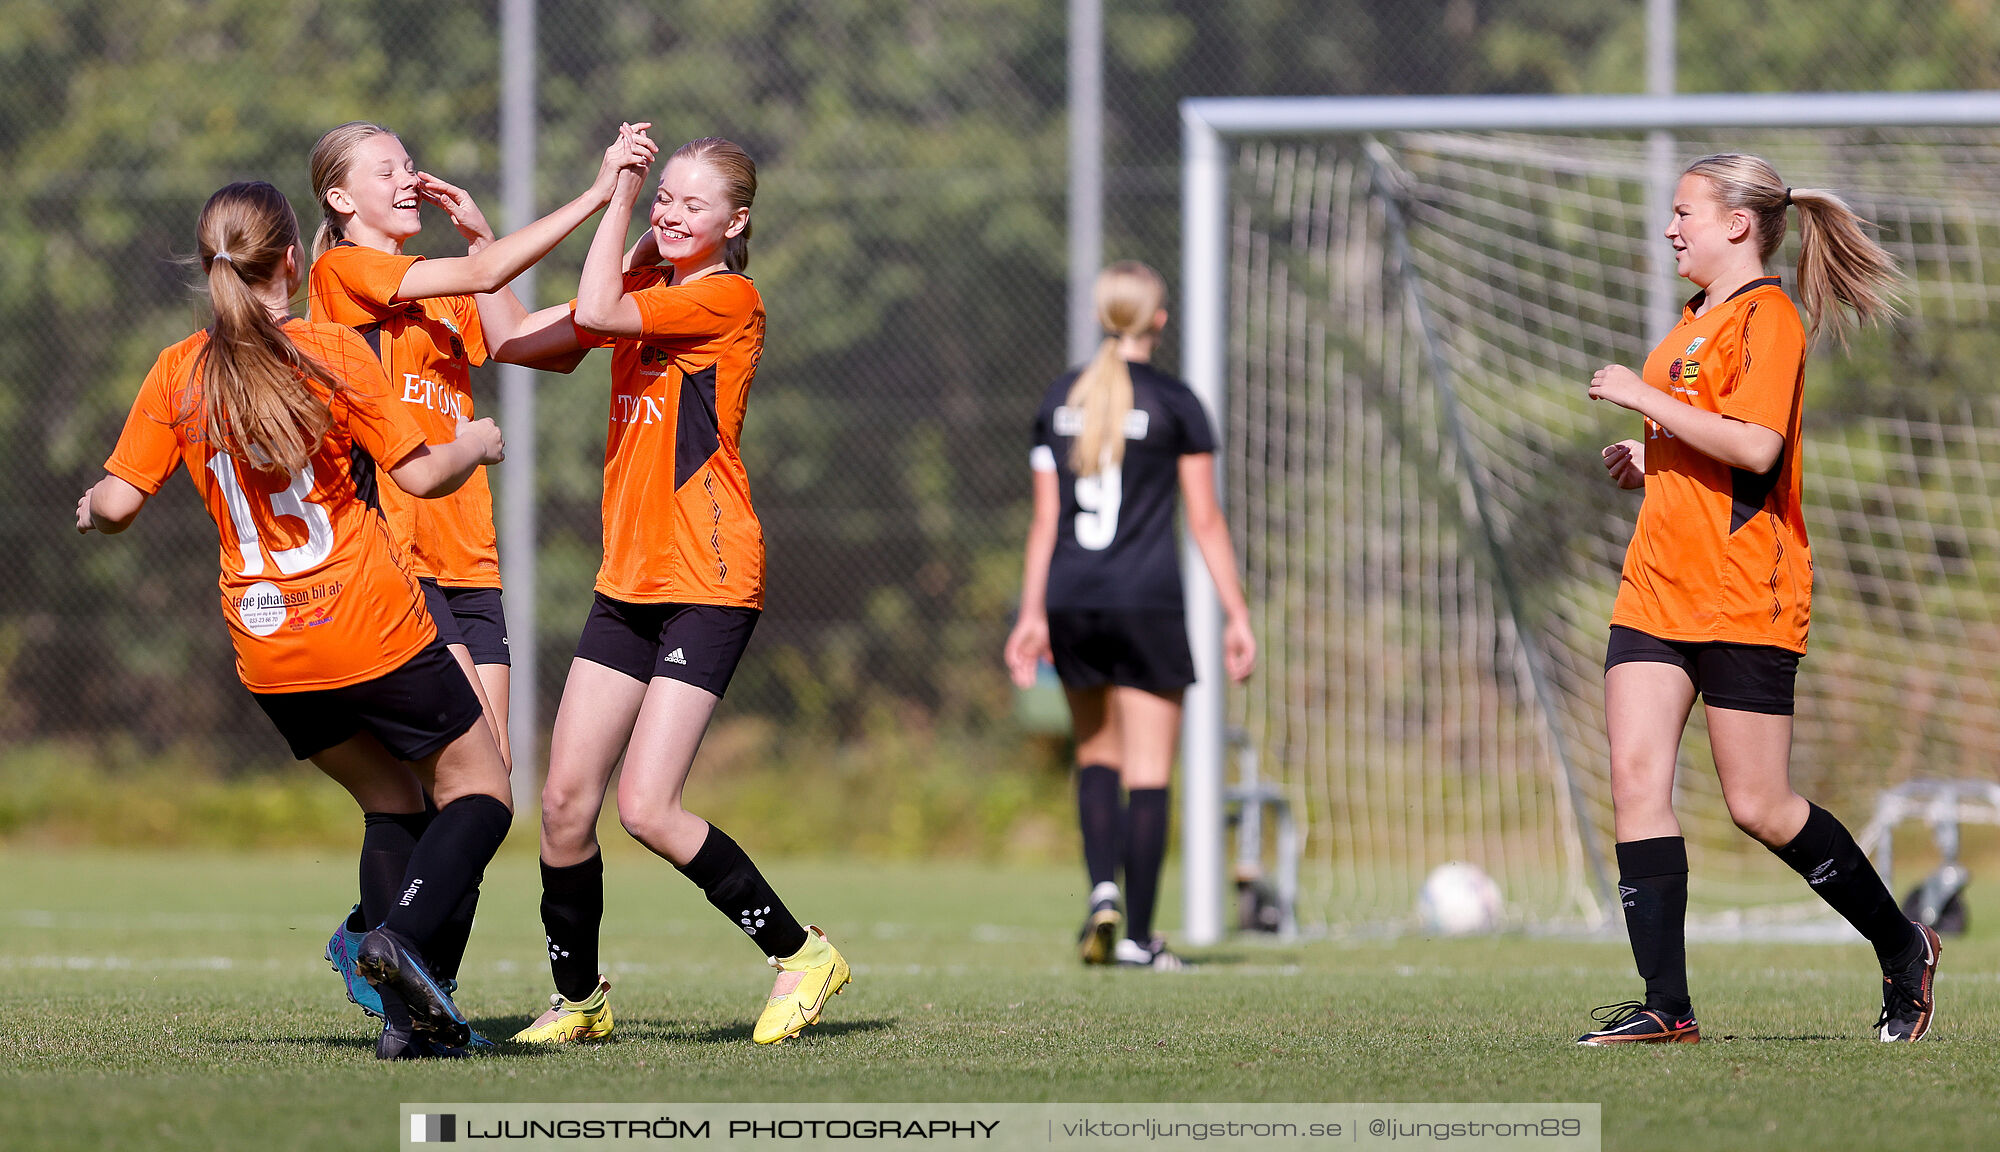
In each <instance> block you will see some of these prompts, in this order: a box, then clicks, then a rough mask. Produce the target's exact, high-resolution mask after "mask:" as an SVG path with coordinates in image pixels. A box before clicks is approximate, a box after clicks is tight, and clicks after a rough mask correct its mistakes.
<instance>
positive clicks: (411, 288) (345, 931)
mask: <svg viewBox="0 0 2000 1152" xmlns="http://www.w3.org/2000/svg"><path fill="white" fill-rule="evenodd" d="M644 127H645V126H644V125H640V126H639V128H638V131H637V132H635V131H634V130H633V128H632V127H631V126H621V128H620V130H619V136H618V139H617V140H616V141H615V142H613V144H612V145H611V147H610V148H608V149H607V150H606V151H605V153H604V157H603V160H602V162H601V163H600V165H599V167H598V171H597V178H596V180H595V181H594V182H593V183H592V184H591V186H590V187H589V188H588V189H586V190H585V191H584V192H583V194H582V195H580V196H578V197H577V198H576V199H574V200H572V201H570V202H569V203H568V204H565V205H563V206H562V207H561V208H558V209H556V210H555V211H554V212H551V213H549V214H548V215H547V216H545V217H543V218H542V219H540V220H537V221H535V222H534V223H532V224H530V225H528V226H527V227H526V228H523V229H521V230H520V231H518V232H515V233H512V234H510V235H508V236H507V237H505V238H504V239H495V237H494V235H493V231H492V229H491V228H490V227H489V226H488V225H487V223H486V217H485V215H484V214H483V213H482V212H480V210H479V206H478V205H477V204H475V203H474V202H473V200H472V197H471V196H469V195H467V194H466V192H465V191H464V190H463V189H461V188H456V187H454V186H452V185H450V184H447V183H445V182H444V181H442V180H439V179H438V178H437V177H435V176H432V175H430V174H429V173H426V172H419V171H417V167H416V164H415V163H414V162H413V161H412V160H411V159H410V155H409V153H408V152H407V151H405V150H404V147H403V142H402V141H401V140H400V139H399V138H398V137H397V136H396V134H395V133H393V132H390V131H389V130H388V129H386V128H383V127H381V126H379V125H375V124H368V123H363V122H359V121H356V122H353V123H348V124H342V125H341V126H339V127H338V128H335V129H333V130H332V131H330V132H328V133H327V134H326V135H324V136H322V137H320V140H319V143H318V144H317V145H315V146H314V148H313V153H312V164H311V167H312V182H313V194H314V196H315V197H316V198H317V199H318V201H319V205H320V210H321V212H322V214H323V216H324V220H323V221H322V223H321V224H320V227H319V233H318V235H317V236H316V237H315V238H314V241H313V266H312V275H311V278H310V290H309V300H310V306H311V317H312V319H313V320H316V321H329V322H332V323H337V324H345V325H348V326H349V327H352V328H354V329H355V330H356V331H358V332H360V333H361V334H362V335H363V336H364V338H366V339H367V341H368V343H369V344H370V346H371V347H373V348H374V349H375V350H376V352H377V353H378V354H379V356H380V358H381V361H382V367H383V369H384V370H385V371H386V372H387V373H388V376H389V381H390V394H391V396H392V397H394V399H395V400H396V402H397V403H398V404H399V405H401V406H402V407H403V408H404V410H405V411H406V412H408V413H409V414H410V415H411V416H412V417H413V418H414V419H415V420H416V422H417V424H418V426H419V427H421V428H422V429H423V430H424V432H425V434H426V435H427V436H428V437H429V438H431V439H433V440H437V439H445V438H449V437H450V436H451V434H452V429H453V427H454V426H455V424H456V422H457V421H458V420H459V419H461V418H463V419H470V418H471V417H472V415H473V401H472V392H471V370H472V367H473V366H474V365H476V364H480V363H483V362H484V361H485V360H486V359H487V358H488V356H489V355H490V356H491V357H492V358H493V359H496V360H502V361H506V362H510V363H516V364H531V365H533V366H535V367H539V368H549V369H553V370H557V371H565V372H566V371H568V370H569V369H571V368H573V367H574V366H575V364H576V362H577V360H579V359H581V358H582V355H583V353H582V351H581V350H580V349H577V348H576V347H575V338H574V335H573V331H572V329H571V327H570V322H569V310H568V308H567V307H566V306H559V307H555V308H550V309H546V310H544V311H543V312H541V313H539V314H536V315H533V316H531V315H529V314H528V312H527V310H526V308H525V307H523V306H522V304H521V302H520V301H519V300H518V299H517V298H516V297H515V296H514V293H513V292H512V291H511V290H510V289H508V288H507V287H506V285H507V283H508V281H510V280H512V279H513V278H514V277H515V276H518V275H519V274H520V273H521V272H522V271H523V270H525V269H526V268H527V267H528V266H529V265H530V264H533V263H534V262H535V261H537V260H540V259H541V258H542V257H543V256H545V255H547V254H548V252H549V250H550V249H552V248H554V247H555V245H556V244H558V243H560V242H561V241H562V239H563V238H564V237H565V236H567V235H569V234H570V232H571V231H573V230H574V229H575V228H576V226H577V225H579V224H581V223H582V222H583V221H584V220H586V219H588V218H589V217H590V216H591V214H593V213H595V212H596V211H597V210H598V209H599V208H601V207H603V206H604V204H605V202H606V201H608V200H609V199H610V198H611V189H612V186H613V181H614V179H615V178H616V175H617V172H618V167H619V165H621V164H623V163H626V162H627V161H628V160H629V159H630V158H631V156H632V154H633V151H634V149H635V147H636V148H639V149H641V150H645V149H650V148H651V147H652V144H651V142H650V141H645V140H644V136H643V130H644ZM635 141H643V143H640V144H635ZM644 159H645V160H648V161H649V160H650V159H651V153H650V151H647V152H645V154H644ZM424 200H430V201H431V202H432V203H435V204H437V205H438V206H440V207H442V208H443V209H444V210H445V212H446V214H447V215H448V216H449V217H450V218H451V221H452V224H453V225H454V226H456V227H457V228H458V230H459V232H460V234H461V235H463V236H464V237H465V238H466V240H467V241H468V244H469V248H468V252H467V255H465V256H463V257H455V258H448V259H440V260H426V259H424V258H423V257H421V256H406V255H404V254H403V244H404V243H405V242H406V241H408V240H409V239H410V238H411V237H413V236H415V235H416V234H417V232H418V231H419V230H420V229H421V228H422V226H423V221H422V218H421V216H420V213H419V206H420V205H421V204H422V202H423V201H424ZM555 345H561V346H564V347H566V348H567V349H568V354H567V355H560V354H551V353H550V351H549V349H550V348H551V347H552V346H555ZM379 496H380V506H381V511H382V514H383V516H384V518H385V519H386V520H387V521H388V524H389V533H390V537H391V539H392V540H393V542H394V543H395V544H396V546H397V548H398V549H399V550H400V552H401V555H402V557H403V560H404V562H405V564H406V565H407V566H408V567H409V568H410V570H411V571H412V572H414V573H415V575H416V576H417V577H418V579H419V582H420V583H421V584H422V585H423V589H424V597H425V600H426V602H427V603H428V605H429V608H430V613H431V618H432V619H433V620H434V621H436V623H437V626H438V632H439V634H440V635H441V636H442V637H443V639H444V642H445V646H446V648H447V650H448V651H450V653H451V654H452V657H453V658H454V659H455V660H457V662H458V664H459V666H460V667H461V668H463V669H464V670H465V674H466V677H467V679H468V680H469V681H470V682H471V684H472V687H473V690H474V691H475V692H477V693H479V696H480V703H481V706H482V707H483V708H484V710H485V714H486V720H487V724H488V726H489V727H490V728H492V729H493V732H494V734H495V736H496V737H497V738H498V740H499V744H500V755H501V758H502V759H503V760H508V761H510V762H511V757H510V756H509V749H508V745H507V706H508V694H509V666H510V663H511V661H510V659H509V657H508V651H507V618H506V612H505V610H504V608H503V606H502V604H501V599H500V556H499V548H498V545H497V542H496V540H495V535H494V529H493V498H492V494H491V491H490V490H489V488H488V487H487V483H486V475H485V473H484V472H477V473H474V474H473V477H472V479H471V480H469V481H467V482H466V484H465V486H464V487H462V488H460V489H459V490H458V491H457V492H454V493H452V494H451V495H450V496H446V497H444V498H442V499H438V500H418V499H415V498H413V497H411V496H409V495H407V494H405V493H403V492H401V491H399V490H398V489H396V488H395V486H394V485H383V486H381V487H380V489H379ZM430 811H431V809H429V807H428V806H427V805H424V804H422V803H419V804H418V806H417V807H416V808H415V809H412V810H408V811H404V810H389V811H370V812H368V813H367V814H366V815H365V817H364V823H365V830H364V832H363V837H362V873H363V887H364V889H366V888H371V887H372V888H377V889H384V890H386V891H387V892H389V893H393V892H396V891H398V890H399V889H398V888H397V887H396V882H397V881H398V880H400V879H401V877H402V872H403V866H404V864H405V863H406V862H407V860H408V857H409V852H410V848H411V847H412V846H413V845H414V844H415V843H416V838H417V837H418V836H420V835H421V834H422V832H423V826H424V824H425V823H426V822H427V821H428V820H429V819H430ZM476 900H477V891H476V890H475V891H474V893H473V894H472V895H470V896H468V897H467V906H466V907H465V908H463V909H460V910H459V912H458V913H457V914H456V915H454V916H453V918H452V920H451V922H450V924H449V925H448V927H447V929H446V931H445V932H444V933H443V934H442V935H441V936H440V938H439V940H438V941H437V946H436V947H435V948H434V949H433V951H432V955H431V957H430V958H431V960H432V962H433V963H434V964H435V965H436V967H435V969H434V974H435V975H437V976H438V977H439V978H440V979H441V980H445V981H450V980H455V979H456V977H457V974H458V965H459V960H460V959H461V957H462V956H463V954H464V950H465V943H466V937H467V936H468V935H469V934H470V932H471V928H472V912H473V904H474V903H475V902H476ZM368 903H369V900H368V899H367V894H366V893H364V899H363V901H362V903H361V904H359V905H356V907H355V909H354V911H353V912H352V913H350V914H349V916H348V918H347V919H346V921H344V922H343V923H342V924H341V925H340V926H339V927H337V928H335V929H334V933H333V936H332V938H331V939H330V940H328V942H327V950H326V956H327V959H328V960H329V961H331V962H332V964H333V966H334V969H335V971H337V972H339V973H340V974H341V977H342V979H343V981H344V983H345V986H346V989H347V993H348V996H349V998H350V999H352V1000H354V1002H355V1003H356V1004H358V1005H360V1006H361V1007H362V1008H363V1010H365V1011H369V1012H378V1011H379V1005H378V1004H376V1003H375V1001H374V997H373V996H372V994H371V992H370V990H369V986H368V985H367V983H366V982H365V981H364V980H362V979H361V978H360V977H359V974H358V972H357V971H356V969H355V967H354V948H355V946H356V945H357V944H358V942H359V940H360V936H361V934H362V933H364V932H366V931H367V929H368V927H369V924H368V922H367V916H366V912H365V908H366V905H367V904H368Z"/></svg>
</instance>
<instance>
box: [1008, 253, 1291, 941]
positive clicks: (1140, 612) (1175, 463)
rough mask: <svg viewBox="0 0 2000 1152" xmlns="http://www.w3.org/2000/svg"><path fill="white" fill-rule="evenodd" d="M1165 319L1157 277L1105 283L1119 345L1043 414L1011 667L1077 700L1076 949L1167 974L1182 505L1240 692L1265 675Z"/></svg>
mask: <svg viewBox="0 0 2000 1152" xmlns="http://www.w3.org/2000/svg"><path fill="white" fill-rule="evenodd" d="M1165 302H1166V284H1165V282H1164V281H1162V280H1161V279H1160V274H1159V273H1157V272H1155V271H1153V270H1152V269H1151V268H1148V267H1147V266H1146V265H1144V264H1139V263H1136V262H1133V261H1121V262H1119V263H1117V264H1113V265H1112V266H1111V267H1109V268H1106V269H1105V270H1104V271H1103V272H1102V273H1101V274H1100V275H1099V276H1098V278H1097V319H1098V323H1099V324H1101V325H1103V327H1104V330H1105V332H1106V333H1107V335H1106V336H1105V339H1104V342H1103V344H1102V345H1101V346H1099V348H1098V351H1097V355H1096V357H1094V358H1093V359H1092V360H1091V362H1090V363H1089V364H1088V365H1086V366H1085V367H1084V368H1083V369H1082V370H1080V371H1077V372H1071V373H1069V374H1068V375H1065V376H1064V377H1062V378H1061V379H1059V380H1057V381H1056V382H1055V383H1054V384H1052V385H1050V386H1049V391H1048V395H1047V396H1046V397H1045V398H1044V399H1043V400H1042V406H1041V409H1040V411H1038V412H1037V413H1036V414H1035V445H1034V449H1033V452H1032V453H1031V455H1030V457H1029V460H1030V463H1031V464H1032V466H1033V468H1034V472H1035V517H1034V522H1033V524H1032V525H1031V526H1030V527H1029V529H1028V555H1027V563H1026V566H1025V570H1024V572H1023V574H1022V579H1021V616H1020V620H1019V622H1018V623H1016V624H1015V625H1014V631H1013V633H1012V635H1010V636H1008V637H1007V652H1006V655H1007V668H1008V671H1009V672H1010V673H1011V674H1012V675H1013V678H1014V682H1015V683H1016V684H1018V685H1020V686H1021V687H1023V688H1026V687H1028V686H1029V685H1031V684H1033V683H1034V681H1035V672H1036V668H1037V665H1038V664H1039V662H1040V661H1041V660H1043V659H1049V660H1051V661H1052V662H1053V663H1054V664H1055V668H1056V675H1057V676H1058V677H1060V678H1061V680H1062V685H1063V693H1064V695H1066V696H1067V697H1068V698H1069V710H1070V723H1071V726H1072V728H1073V729H1074V731H1075V734H1076V763H1077V776H1076V799H1077V812H1078V816H1079V817H1080V820H1081V823H1082V826H1083V856H1084V864H1085V867H1086V868H1087V869H1088V870H1089V873H1090V882H1091V891H1090V917H1089V919H1088V920H1087V921H1085V923H1084V926H1083V932H1082V933H1081V935H1080V937H1079V940H1078V949H1079V951H1080V952H1081V954H1082V957H1083V962H1084V963H1086V964H1108V963H1111V962H1112V961H1113V960H1116V962H1117V963H1118V964H1120V965H1122V966H1127V967H1140V968H1151V969H1153V970H1155V971H1172V970H1176V969H1179V968H1182V967H1184V966H1185V965H1184V964H1183V963H1182V961H1181V960H1180V958H1179V957H1177V956H1175V955H1174V954H1173V953H1171V952H1169V951H1167V950H1166V944H1165V941H1164V940H1163V939H1162V938H1160V937H1158V936H1155V935H1154V934H1153V908H1154V902H1155V899H1156V897H1157V895H1158V893H1159V887H1160V864H1161V861H1162V860H1164V859H1165V857H1166V849H1167V783H1168V777H1169V774H1170V773H1171V771H1172V768H1173V762H1174V742H1175V739H1176V737H1177V736H1178V735H1179V733H1180V721H1181V693H1182V691H1183V690H1184V689H1186V688H1187V686H1188V685H1189V684H1192V683H1194V679H1195V676H1194V659H1193V657H1192V656H1191V655H1190V653H1189V651H1188V640H1187V620H1186V615H1185V611H1186V610H1185V606H1184V604H1183V601H1182V597H1181V571H1180V561H1179V556H1178V549H1177V546H1176V543H1175V539H1174V494H1175V492H1176V491H1178V492H1179V493H1180V494H1181V497H1182V499H1184V500H1185V501H1186V503H1187V527H1188V533H1189V535H1190V536H1192V537H1193V539H1194V541H1195V543H1196V545H1197V546H1198V547H1199V548H1200V549H1201V555H1202V559H1203V560H1204V561H1206V562H1207V564H1208V571H1209V575H1210V576H1212V577H1213V578H1214V580H1215V588H1216V592H1217V594H1218V595H1219V596H1220V598H1221V600H1222V609H1223V613H1224V616H1225V618H1226V621H1227V623H1226V625H1225V630H1224V632H1223V660H1224V664H1225V665H1226V667H1227V669H1228V672H1229V676H1230V678H1231V679H1232V680H1238V681H1240V680H1243V679H1244V678H1246V677H1248V676H1249V675H1250V672H1251V669H1252V668H1254V667H1255V666H1256V662H1257V641H1256V639H1255V638H1254V637H1253V636H1252V635H1251V632H1250V613H1249V609H1248V608H1247V607H1246V606H1245V605H1244V602H1243V589H1242V586H1241V584H1240V583H1239V582H1238V580H1237V578H1236V553H1235V550H1234V549H1233V548H1232V547H1231V546H1230V543H1229V526H1228V524H1226V523H1225V522H1224V521H1223V518H1222V509H1221V507H1220V506H1219V505H1218V504H1217V502H1216V496H1215V434H1214V432H1213V431H1212V429H1211V428H1210V425H1209V421H1208V413H1207V412H1206V411H1205V410H1203V408H1202V406H1201V401H1200V400H1199V399H1197V398H1196V397H1195V394H1194V393H1193V392H1192V391H1190V390H1189V388H1188V386H1187V385H1186V384H1184V383H1182V382H1181V381H1179V380H1176V379H1174V378H1173V377H1171V376H1168V375H1166V374H1164V373H1161V372H1156V371H1154V370H1153V369H1152V367H1151V366H1150V365H1149V364H1148V363H1147V361H1149V360H1151V359H1152V357H1153V348H1154V345H1155V344H1156V343H1157V342H1158V341H1159V337H1160V330H1161V329H1162V328H1163V327H1165V326H1166V323H1167V311H1166V308H1165ZM1121 783H1122V784H1123V785H1124V789H1125V791H1126V793H1127V796H1128V799H1127V801H1126V802H1124V803H1121V802H1120V796H1119V786H1120V784H1121ZM1121 857H1122V863H1123V866H1124V873H1125V890H1124V892H1123V896H1124V897H1125V899H1126V901H1127V904H1126V907H1125V908H1124V909H1123V910H1121V908H1120V896H1121V893H1120V890H1119V887H1118V882H1117V873H1118V868H1119V865H1120V863H1121ZM1127 913H1129V915H1127ZM1121 920H1123V921H1124V924H1125V933H1124V935H1123V937H1122V938H1121V937H1120V935H1119V932H1118V929H1119V925H1120V921H1121Z"/></svg>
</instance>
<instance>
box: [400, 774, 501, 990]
mask: <svg viewBox="0 0 2000 1152" xmlns="http://www.w3.org/2000/svg"><path fill="white" fill-rule="evenodd" d="M513 821H514V814H513V813H512V812H509V811H508V810H507V806H506V805H505V804H503V803H501V802H500V801H498V800H496V799H494V798H493V797H491V796H487V795H483V794H478V793H475V794H473V795H471V796H461V797H459V798H458V799H456V800H454V801H452V802H451V803H449V804H447V805H445V806H444V808H443V810H442V811H440V812H439V813H438V814H437V815H436V816H434V817H432V818H431V826H430V827H429V828H427V829H425V830H424V834H423V837H422V838H421V839H419V840H418V841H417V846H416V848H415V849H414V850H412V851H411V853H410V867H409V871H408V872H407V873H405V875H404V878H403V888H402V891H401V892H400V893H398V894H397V896H396V900H395V903H393V904H391V905H390V907H389V912H388V915H386V916H384V917H383V920H382V926H383V927H385V928H387V929H388V930H389V931H391V932H393V933H395V934H396V935H397V936H400V937H402V938H403V939H404V940H406V941H409V942H410V943H412V944H414V945H416V946H417V947H418V948H419V949H422V948H425V947H427V946H428V945H429V944H430V942H431V940H432V939H433V938H434V937H435V936H436V935H437V933H438V929H440V928H442V927H443V926H444V924H445V921H447V920H449V919H451V917H452V914H453V913H454V912H456V911H457V910H458V908H459V906H460V904H461V902H462V901H464V899H465V897H466V894H467V893H469V892H471V891H472V890H473V889H474V888H475V887H477V886H478V883H479V878H480V876H481V875H483V874H484V873H485V871H486V865H487V864H488V863H489V862H490V861H491V860H492V859H493V853H494V852H495V851H497V850H498V849H499V847H500V842H501V841H502V840H504V839H506V838H507V828H508V826H509V825H510V824H512V823H513ZM429 959H430V957H429V955H428V954H426V955H425V960H426V961H427V962H428V961H429Z"/></svg>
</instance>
